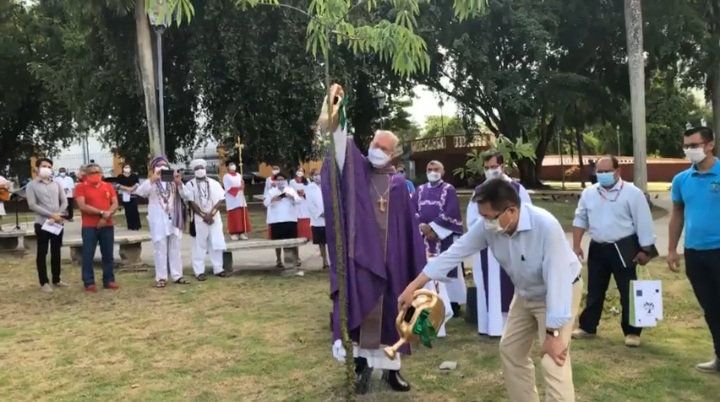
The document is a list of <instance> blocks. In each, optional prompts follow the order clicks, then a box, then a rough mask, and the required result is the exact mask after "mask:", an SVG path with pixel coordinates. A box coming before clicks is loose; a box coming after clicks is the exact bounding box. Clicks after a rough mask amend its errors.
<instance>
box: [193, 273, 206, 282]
mask: <svg viewBox="0 0 720 402" xmlns="http://www.w3.org/2000/svg"><path fill="white" fill-rule="evenodd" d="M195 278H196V279H197V280H198V281H200V282H202V281H204V280H207V278H206V277H205V274H200V275H198V276H196V277H195Z"/></svg>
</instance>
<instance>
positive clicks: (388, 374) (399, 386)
mask: <svg viewBox="0 0 720 402" xmlns="http://www.w3.org/2000/svg"><path fill="white" fill-rule="evenodd" d="M383 380H385V381H386V382H387V383H388V385H390V388H391V389H392V390H393V391H395V392H408V391H410V383H408V382H407V381H405V379H404V378H403V377H402V376H401V375H400V370H385V372H384V373H383Z"/></svg>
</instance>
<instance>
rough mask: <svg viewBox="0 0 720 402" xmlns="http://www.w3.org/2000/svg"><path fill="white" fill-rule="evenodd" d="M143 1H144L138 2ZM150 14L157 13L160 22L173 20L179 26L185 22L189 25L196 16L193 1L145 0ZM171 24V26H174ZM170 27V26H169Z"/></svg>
mask: <svg viewBox="0 0 720 402" xmlns="http://www.w3.org/2000/svg"><path fill="white" fill-rule="evenodd" d="M138 1H143V0H138ZM144 1H145V9H146V10H147V11H148V12H151V11H153V10H154V11H155V12H157V19H158V21H167V20H172V22H174V23H175V24H176V25H177V26H180V24H182V23H183V22H184V21H186V22H187V23H188V24H189V23H190V21H191V20H192V18H193V17H194V16H195V7H193V4H192V0H144ZM172 22H171V24H172ZM168 25H170V24H168Z"/></svg>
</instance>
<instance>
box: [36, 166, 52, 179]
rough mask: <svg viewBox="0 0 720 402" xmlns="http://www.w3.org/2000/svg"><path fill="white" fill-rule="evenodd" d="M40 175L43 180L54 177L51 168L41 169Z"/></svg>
mask: <svg viewBox="0 0 720 402" xmlns="http://www.w3.org/2000/svg"><path fill="white" fill-rule="evenodd" d="M38 174H39V175H40V177H42V178H43V179H47V178H48V177H50V176H52V169H50V168H49V167H41V168H40V169H38Z"/></svg>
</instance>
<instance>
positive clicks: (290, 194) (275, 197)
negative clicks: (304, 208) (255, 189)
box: [263, 173, 302, 268]
mask: <svg viewBox="0 0 720 402" xmlns="http://www.w3.org/2000/svg"><path fill="white" fill-rule="evenodd" d="M273 181H274V182H275V184H276V185H275V186H273V187H270V189H269V190H268V192H267V196H266V197H265V199H264V200H263V204H264V205H265V207H266V208H267V224H268V226H269V227H270V228H269V230H270V236H271V237H270V239H271V240H284V239H297V237H298V227H297V205H298V204H299V203H300V201H301V200H302V198H301V197H300V196H299V195H298V193H297V191H295V190H294V189H293V188H292V187H290V186H289V185H288V183H287V177H286V176H285V175H284V174H283V173H278V174H276V175H275V176H273ZM275 257H276V265H277V267H278V268H284V267H285V264H283V260H282V250H281V249H279V248H276V249H275Z"/></svg>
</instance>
